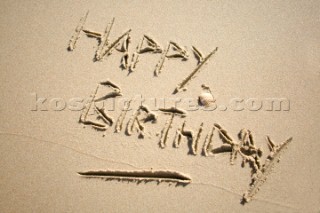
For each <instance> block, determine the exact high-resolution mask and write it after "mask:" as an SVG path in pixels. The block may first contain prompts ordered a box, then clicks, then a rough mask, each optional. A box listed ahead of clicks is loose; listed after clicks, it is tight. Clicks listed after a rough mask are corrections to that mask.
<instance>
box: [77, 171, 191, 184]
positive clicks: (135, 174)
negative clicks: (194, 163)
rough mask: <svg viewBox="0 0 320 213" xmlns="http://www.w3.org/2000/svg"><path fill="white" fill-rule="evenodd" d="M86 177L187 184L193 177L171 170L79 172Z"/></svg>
mask: <svg viewBox="0 0 320 213" xmlns="http://www.w3.org/2000/svg"><path fill="white" fill-rule="evenodd" d="M78 174H79V175H81V176H82V177H86V178H101V179H104V180H118V181H132V182H137V183H140V182H150V181H156V182H158V183H161V182H169V183H176V184H177V185H180V184H182V185H186V184H189V183H191V178H190V177H189V176H187V175H185V174H183V173H180V172H177V171H169V170H119V171H117V170H105V171H87V172H78Z"/></svg>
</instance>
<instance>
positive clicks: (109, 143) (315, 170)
mask: <svg viewBox="0 0 320 213" xmlns="http://www.w3.org/2000/svg"><path fill="white" fill-rule="evenodd" d="M87 11H89V13H88V15H87V17H86V20H85V24H84V26H83V28H82V27H81V26H80V27H79V28H77V30H78V32H79V35H80V38H79V40H78V41H77V42H76V43H75V49H74V50H73V51H68V50H67V48H68V44H69V40H70V39H71V38H72V35H74V33H75V29H76V27H77V25H78V24H79V20H80V18H81V17H85V15H86V13H87ZM319 11H320V3H319V2H318V1H294V0H290V1H289V0H288V1H265V2H261V1H241V2H240V1H239V2H237V1H220V0H219V1H213V0H212V1H197V2H196V1H162V2H159V1H144V2H143V1H122V2H119V1H99V0H94V1H88V2H85V1H81V2H78V1H77V2H76V1H63V2H62V1H41V2H38V1H15V0H11V1H1V3H0V12H1V19H0V24H1V29H2V31H1V35H0V47H1V48H0V53H1V58H0V64H1V75H0V76H1V84H0V98H1V105H0V119H1V121H2V122H1V124H0V152H1V154H0V169H1V174H0V189H1V190H0V211H1V212H149V211H153V212H200V211H201V212H318V211H319V210H320V204H319V200H320V188H319V178H320V173H319V171H320V170H319V169H320V167H319V163H318V161H319V159H320V158H319V150H320V145H319V137H320V134H319V131H318V130H319V127H320V126H319V92H320V91H319V80H320V59H319V55H320V51H319V50H320V39H319V38H320V37H319V36H320V23H319ZM113 18H115V19H114V23H113V26H112V29H111V31H110V34H109V43H110V44H111V43H112V42H114V41H115V40H116V39H117V38H118V37H119V36H121V35H124V38H126V36H127V34H124V33H126V32H127V31H128V30H130V29H131V31H130V33H129V34H130V37H131V38H130V41H131V42H130V43H129V46H123V47H120V46H119V47H117V48H122V51H123V53H120V52H118V51H116V50H113V52H112V54H111V55H110V56H106V59H102V60H101V61H96V62H94V58H95V57H97V55H96V54H97V52H96V50H97V40H96V38H89V37H87V36H86V35H85V33H84V31H83V30H87V32H88V30H89V33H90V32H91V37H97V36H98V37H99V36H100V35H101V36H102V35H103V33H104V32H105V31H107V32H108V28H107V29H106V26H107V25H108V23H112V22H111V20H112V19H113ZM80 25H81V23H80ZM109 26H110V25H109ZM143 35H148V36H150V38H151V39H154V43H153V42H152V41H150V40H149V44H150V45H151V46H152V44H153V45H154V49H156V50H154V53H146V54H141V55H139V62H138V63H137V64H136V67H135V68H134V71H133V72H131V73H130V74H128V71H126V70H122V69H121V68H120V65H121V61H120V59H121V56H123V55H124V54H125V53H128V54H129V56H130V57H131V54H132V53H133V52H134V51H135V47H136V46H137V45H138V44H139V41H140V40H141V39H142V38H143ZM76 36H77V35H76ZM103 41H104V40H103ZM128 41H129V40H128ZM170 41H172V42H176V43H177V44H178V45H179V47H176V46H174V44H175V43H170V44H172V45H173V46H174V48H175V50H176V51H178V52H179V51H180V53H179V54H180V55H181V54H182V55H183V57H187V56H186V55H184V54H185V52H183V51H184V50H186V51H187V53H188V60H187V61H181V59H175V58H174V59H168V58H166V57H164V55H161V53H157V51H158V48H159V47H162V48H163V49H164V50H165V47H167V46H166V45H167V44H168V43H169V42H170ZM155 44H157V45H158V46H157V45H155ZM192 46H194V47H196V49H197V50H199V51H201V53H202V54H203V58H204V59H205V57H206V56H208V54H210V52H212V51H214V50H215V48H216V47H218V50H217V51H216V52H215V54H213V56H212V57H210V59H209V60H208V61H207V63H206V64H204V65H203V66H202V67H201V70H199V72H198V71H196V74H195V76H196V77H195V78H193V79H191V80H190V81H189V82H188V83H187V85H186V86H185V87H186V88H187V90H186V91H183V89H181V90H179V91H178V92H177V93H176V94H173V92H174V91H175V88H177V85H178V86H179V83H181V82H184V81H183V80H184V79H188V75H189V74H190V73H192V71H193V70H195V67H197V66H198V65H197V63H200V64H201V60H200V59H199V58H201V57H200V56H199V54H198V55H197V54H196V57H197V58H196V57H195V56H194V54H193V52H192ZM179 48H181V49H179ZM167 50H168V51H167ZM167 50H165V51H167V52H168V54H167V55H170V54H171V53H169V52H170V51H172V50H169V49H167ZM173 52H174V51H173ZM171 56H172V55H171ZM130 57H129V62H131V58H130ZM172 57H176V56H174V55H173V56H172ZM98 58H99V57H98ZM124 59H125V58H124ZM160 59H165V60H164V64H163V67H162V62H161V61H160V62H159V60H160ZM197 59H198V60H199V61H197ZM123 63H124V64H123V65H125V61H123ZM157 64H158V67H157V69H158V70H156V71H155V67H156V65H157ZM159 68H161V69H160V71H159ZM155 72H156V74H158V76H157V77H155V76H154V74H155ZM107 79H109V80H110V82H112V83H114V84H116V86H119V88H116V87H113V86H112V84H108V85H101V86H99V91H98V92H97V94H96V95H97V97H95V98H99V97H102V96H103V95H105V94H106V92H107V93H108V92H112V91H113V92H116V93H112V94H117V95H118V94H119V93H118V92H119V91H118V89H120V90H121V95H122V98H127V99H130V98H132V97H134V96H136V95H138V94H142V95H143V97H145V98H146V99H148V100H149V98H167V99H168V98H176V97H180V98H190V97H191V98H195V99H196V98H197V97H198V96H199V94H201V93H202V92H203V90H202V88H201V85H203V84H205V85H207V86H208V88H210V92H212V94H213V96H214V99H215V100H216V103H217V104H218V105H219V104H220V105H221V104H224V105H226V104H227V103H228V102H229V101H230V100H231V99H233V98H242V99H245V100H248V99H250V98H256V99H259V100H266V99H267V98H286V99H288V100H290V110H289V111H267V110H265V109H264V108H262V109H261V110H258V111H250V110H248V109H246V110H243V111H233V110H229V109H228V110H226V111H223V110H222V109H220V108H219V109H217V110H215V111H203V110H197V111H187V114H186V116H185V115H183V113H182V114H179V113H178V112H176V114H173V113H172V111H170V110H169V111H157V112H153V111H151V112H150V113H154V114H156V115H157V117H156V118H157V120H156V123H152V121H153V120H152V119H153V118H154V117H152V116H153V114H152V115H150V113H149V112H147V111H148V110H145V109H141V110H140V111H139V112H138V111H136V114H135V111H134V110H132V111H128V112H127V115H126V117H124V123H123V126H122V130H121V131H120V132H119V133H114V130H115V129H114V126H115V124H116V122H117V119H118V116H119V114H120V111H119V110H118V111H117V110H116V111H111V112H107V113H108V115H110V116H111V117H112V118H113V122H114V124H113V126H112V127H110V128H109V129H108V130H107V131H102V130H103V128H104V127H103V128H100V126H97V127H96V129H94V128H91V127H90V126H89V125H84V124H83V123H79V117H80V116H81V114H82V112H81V111H74V110H70V109H68V108H66V109H65V110H62V111H54V106H53V105H52V104H51V106H50V104H49V101H50V100H52V99H53V98H60V99H63V100H65V101H69V100H71V99H72V98H86V99H88V100H89V99H92V98H93V97H91V98H90V95H92V94H93V93H94V91H95V89H96V88H97V85H98V84H99V83H100V82H103V81H106V80H107ZM183 84H184V83H183ZM110 85H111V86H110ZM179 89H180V88H179ZM35 94H36V95H37V98H47V99H48V100H47V101H46V102H45V103H44V105H39V104H38V110H36V111H35V107H36V96H35ZM98 96H99V97H98ZM112 97H113V96H112ZM117 98H119V97H117ZM94 100H97V99H94ZM169 102H170V101H169ZM51 103H53V102H51ZM132 105H133V103H132ZM145 105H146V106H148V107H149V108H150V107H152V106H151V105H150V104H149V102H148V101H146V103H145ZM169 107H171V105H170V103H169V105H168V106H167V108H169ZM46 109H47V110H46ZM133 109H137V108H134V106H133ZM181 109H184V107H183V106H181ZM171 110H172V109H171ZM93 112H94V110H92V111H90V110H89V111H88V114H89V115H88V117H90V116H91V117H90V118H93V115H91V114H92V113H93ZM96 113H98V110H97V109H96ZM100 113H101V112H100ZM143 113H145V114H148V113H149V114H148V115H149V116H150V117H149V118H151V121H150V122H147V123H139V122H137V121H135V119H134V118H135V116H136V117H139V116H141V115H142V114H143ZM107 118H108V117H107ZM130 118H132V119H131V123H130V122H129V124H130V125H131V124H132V126H129V127H127V123H128V121H129V120H130ZM120 120H121V119H120ZM106 121H107V122H110V120H108V119H107V120H106ZM184 121H185V122H186V123H185V126H184V127H183V128H182V124H183V122H184ZM99 122H101V120H99ZM141 122H142V121H141ZM214 123H218V124H220V125H222V126H223V128H224V129H226V130H227V132H228V134H229V135H230V137H233V138H234V139H235V140H237V138H238V137H237V134H238V133H239V131H240V130H241V129H243V128H246V129H249V130H251V132H252V134H253V135H254V138H255V145H256V146H257V147H259V148H261V150H262V151H263V155H262V158H261V163H264V162H265V158H266V157H267V156H268V154H269V149H268V146H267V141H266V139H265V137H266V136H267V135H268V136H270V138H272V140H273V141H274V142H275V145H277V144H280V143H281V142H284V141H285V140H287V139H288V138H290V137H292V138H293V140H292V142H291V143H290V144H288V145H287V148H286V150H285V151H284V152H283V153H281V161H280V162H279V163H275V162H272V163H271V164H272V166H273V167H274V168H273V169H272V171H271V172H268V176H267V180H266V182H264V183H263V184H262V186H261V187H260V191H259V192H258V193H257V194H255V196H254V197H253V198H252V200H251V201H250V203H246V204H244V205H243V204H241V199H242V196H243V193H244V192H246V191H247V190H248V189H249V183H250V181H251V179H252V178H253V177H251V175H250V167H249V165H248V164H246V166H245V168H242V167H241V160H242V157H241V156H239V155H238V158H237V159H236V160H235V161H234V165H230V153H220V154H216V155H214V156H212V154H211V153H210V150H209V149H210V148H211V146H212V147H213V148H217V147H220V146H221V145H222V140H221V138H219V134H218V132H217V129H216V130H215V131H214V133H213V135H212V134H211V133H212V130H213V129H212V128H213V124H214ZM140 124H141V125H140ZM135 125H137V126H135ZM84 127H85V128H84ZM143 127H144V129H143ZM126 128H129V131H128V132H126ZM136 128H138V130H139V131H140V133H137V132H136V131H135V129H136ZM132 129H133V130H134V131H131V130H132ZM177 130H178V131H177ZM189 130H190V131H189ZM176 133H179V134H180V136H181V138H182V139H181V141H180V144H179V147H178V148H177V147H175V146H178V143H175V144H173V142H174V141H175V142H177V140H178V139H177V138H176V139H177V140H175V136H176ZM179 134H177V135H179ZM208 134H209V136H207V135H208ZM210 134H211V135H210ZM184 135H189V136H190V135H193V137H194V141H196V142H194V143H192V144H191V143H189V144H188V143H187V139H186V137H184ZM139 136H140V137H143V138H139ZM180 136H179V137H180ZM206 136H207V137H208V138H207V140H206V144H205V146H203V143H204V141H205V138H206ZM160 138H163V140H162V142H161V143H160V145H161V147H160V146H159V141H160ZM164 138H165V139H164ZM211 139H212V141H211ZM209 141H210V142H209ZM230 146H231V145H230ZM202 147H205V150H204V152H205V154H206V155H209V156H208V157H205V156H204V154H201V152H202V151H203V150H202ZM234 147H236V146H234ZM208 151H209V153H208ZM190 152H191V153H190ZM194 154H197V155H194ZM274 156H277V157H278V155H277V154H276V155H274ZM88 171H115V172H113V173H111V174H112V175H114V174H116V176H119V175H128V174H130V175H131V176H135V175H138V176H139V175H141V174H142V176H147V177H148V178H149V179H152V180H153V179H157V178H160V179H161V178H169V179H170V181H171V179H172V178H173V182H174V180H175V179H174V178H175V177H176V174H178V178H180V174H183V175H186V177H188V178H189V177H190V178H191V183H189V179H188V180H187V182H188V183H189V184H186V185H182V186H181V185H175V184H172V183H168V182H165V181H164V182H161V181H156V182H154V181H151V182H148V181H147V182H141V181H136V182H130V180H131V179H132V177H125V178H122V179H121V180H120V181H114V180H110V181H104V180H101V179H99V178H83V177H81V175H79V174H78V172H84V173H83V174H88V173H85V172H88ZM119 171H121V172H119ZM123 171H124V172H123ZM137 171H146V172H142V173H141V172H137ZM155 171H160V172H155ZM166 171H173V173H171V172H170V173H167V172H166ZM94 174H97V173H94ZM98 174H99V173H98ZM108 174H109V173H108ZM132 174H133V175H132ZM157 174H161V175H160V176H159V177H158V176H157ZM171 174H175V176H171ZM182 177H184V176H182ZM258 177H259V176H258ZM133 178H137V179H139V180H140V178H142V179H143V177H141V176H139V177H133ZM111 179H114V177H112V178H111ZM115 179H117V178H115ZM127 179H128V180H129V181H126V180H127ZM261 183H262V182H259V184H260V185H261Z"/></svg>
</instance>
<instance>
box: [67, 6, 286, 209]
mask: <svg viewBox="0 0 320 213" xmlns="http://www.w3.org/2000/svg"><path fill="white" fill-rule="evenodd" d="M87 17H88V12H87V13H86V14H85V16H84V17H82V18H81V19H80V21H79V23H78V25H77V26H76V29H75V32H74V34H73V36H72V37H71V39H70V41H69V44H68V50H69V51H74V50H75V48H76V44H78V40H79V38H80V35H81V33H84V34H85V35H86V36H87V37H88V38H94V39H96V40H97V41H98V46H97V49H96V52H95V55H94V61H102V60H103V59H106V58H107V57H108V56H109V55H111V54H112V52H113V51H117V52H119V53H121V54H122V56H121V60H120V63H121V64H120V67H121V68H122V69H124V70H127V71H128V74H130V73H134V72H135V71H136V70H137V65H138V62H139V58H140V57H141V55H142V54H158V55H159V56H160V59H159V61H158V63H157V64H156V65H155V69H154V72H153V74H154V76H155V77H158V76H159V75H160V74H161V73H162V71H163V69H164V65H165V61H166V60H169V59H180V60H181V61H182V62H183V61H187V60H189V53H188V51H187V49H186V48H184V47H182V46H181V45H179V44H178V43H176V42H174V41H171V40H170V41H169V42H168V43H167V45H166V46H164V47H163V46H161V45H160V44H159V43H158V42H157V41H156V40H155V39H153V38H152V37H151V36H149V35H146V34H145V35H143V37H142V39H141V40H140V42H139V43H138V45H137V46H136V48H135V50H134V52H133V53H130V48H129V47H130V45H131V35H130V33H131V29H127V30H125V31H124V33H122V34H120V35H118V37H114V35H112V28H113V26H114V23H115V18H113V19H112V20H111V22H110V23H109V24H107V27H106V28H105V30H104V32H103V33H100V32H96V31H93V30H89V29H86V28H85V23H86V20H87ZM110 37H113V38H112V40H110ZM217 51H218V47H216V48H215V49H214V50H213V51H211V52H210V53H209V54H208V55H207V56H204V55H203V54H202V53H201V51H200V50H199V49H198V48H196V47H195V46H192V52H193V55H194V57H195V59H196V60H197V65H196V67H195V68H194V69H193V71H191V72H190V73H189V75H187V76H186V77H185V78H184V79H182V81H181V82H180V83H178V84H177V85H176V88H175V89H174V91H173V93H172V95H174V94H176V93H179V92H181V91H185V90H186V89H187V88H186V86H187V85H188V84H189V83H190V82H191V81H192V79H194V78H195V77H196V76H197V75H198V74H199V73H200V71H201V70H202V69H203V68H204V65H205V64H207V63H208V61H209V60H210V59H211V58H212V57H213V56H214V55H215V54H216V52H217ZM163 75H165V73H164V74H163ZM202 90H203V92H202V93H201V94H200V95H199V99H198V102H199V103H198V104H199V105H201V106H203V107H205V108H206V107H209V106H210V105H211V104H213V103H214V102H215V101H216V100H215V99H214V97H213V95H212V92H211V90H210V88H209V87H208V86H206V85H202ZM101 91H102V92H101ZM124 95H125V94H123V93H122V91H121V88H120V86H118V84H117V83H114V82H112V81H111V80H109V79H108V80H106V81H103V82H100V83H98V85H97V87H96V88H95V90H94V92H93V94H92V95H91V101H90V102H89V103H88V104H87V105H86V106H85V108H84V110H83V111H82V113H81V116H80V119H79V123H81V124H83V125H84V127H86V126H90V127H92V128H94V129H96V130H97V131H101V132H103V136H105V135H106V134H107V132H109V133H110V134H115V133H120V132H122V131H123V130H124V133H125V135H127V136H132V135H133V134H134V133H137V134H138V138H140V139H144V138H145V137H148V138H150V137H151V134H152V133H149V132H148V131H147V130H148V129H147V128H148V125H157V121H158V118H159V117H160V116H165V115H168V118H167V121H166V123H165V124H164V126H163V127H162V128H161V131H160V134H156V136H158V137H159V142H158V144H159V147H160V148H162V149H165V148H167V147H168V144H169V143H170V142H172V147H173V148H179V147H181V145H182V144H186V145H187V146H188V148H189V154H190V155H198V154H200V156H203V157H211V156H215V155H218V154H222V153H229V154H230V159H229V160H230V165H234V163H235V161H236V160H237V157H238V156H239V157H240V158H241V166H242V167H245V165H248V167H249V168H250V169H251V183H250V185H249V189H248V190H247V191H246V192H245V193H244V194H243V197H242V201H241V203H242V204H245V203H247V202H250V201H251V200H252V199H253V198H254V196H255V195H256V193H257V192H258V191H259V189H260V188H261V186H262V185H263V183H264V182H265V181H266V179H267V177H268V175H269V174H270V173H271V170H272V168H273V167H274V165H275V164H276V163H277V162H279V158H280V154H281V153H282V151H283V150H284V149H285V148H286V147H287V146H288V144H289V143H290V142H291V140H292V138H289V139H288V140H286V141H285V142H283V143H280V144H279V145H275V143H274V142H272V140H271V139H270V138H269V137H267V143H268V146H269V149H270V150H269V151H270V153H269V155H268V156H267V159H266V160H265V162H264V163H262V162H261V161H262V160H261V159H262V156H263V152H262V150H261V149H260V148H258V147H257V146H256V141H255V140H254V138H253V134H252V132H251V131H250V130H248V129H242V130H240V132H239V134H238V139H234V138H232V137H231V136H230V135H229V133H228V132H227V131H226V130H225V129H224V128H223V127H222V126H221V125H220V124H217V123H214V124H209V127H210V130H209V131H208V132H206V130H205V129H204V127H205V124H204V123H203V122H202V123H201V124H200V126H199V127H198V129H197V130H195V131H194V130H193V129H190V128H188V125H187V123H186V119H185V118H186V117H187V116H188V113H187V112H186V111H185V110H184V109H181V108H177V107H171V108H158V109H157V111H158V114H156V113H154V112H151V110H150V109H149V108H148V107H147V106H145V105H142V104H141V105H140V106H139V107H138V108H136V109H135V110H133V113H129V107H130V105H131V103H132V99H131V100H129V101H127V102H126V103H125V104H124V106H123V109H122V110H121V112H120V114H118V115H109V114H108V113H109V112H107V111H106V110H105V109H104V107H103V106H102V107H99V103H103V101H106V100H109V99H112V100H114V99H116V98H117V97H120V96H124ZM128 114H131V115H129V116H130V117H129V119H126V117H127V116H128ZM115 117H116V118H117V119H115ZM175 119H180V121H179V122H181V126H179V127H178V128H177V129H175V130H174V132H175V137H174V138H173V140H171V139H170V138H169V133H170V131H172V130H171V129H173V128H175V127H173V123H174V122H173V121H174V120H175ZM125 120H128V121H127V123H125ZM176 122H178V120H177V121H176V120H175V123H176ZM111 127H114V131H112V132H110V131H108V130H109V129H110V128H111ZM215 132H217V134H218V135H219V137H220V140H221V141H222V145H220V146H216V144H215V141H214V139H213V138H214V137H213V136H214V134H215ZM79 174H80V175H81V176H84V177H90V178H92V177H95V178H104V179H107V180H120V181H121V180H128V181H138V182H139V181H141V180H142V181H159V180H161V181H166V182H177V183H181V182H183V183H191V178H189V177H187V176H184V175H183V174H180V173H179V172H170V171H162V170H159V171H156V170H155V171H152V170H150V171H121V170H120V171H110V170H106V171H89V172H80V173H79Z"/></svg>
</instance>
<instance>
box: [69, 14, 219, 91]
mask: <svg viewBox="0 0 320 213" xmlns="http://www.w3.org/2000/svg"><path fill="white" fill-rule="evenodd" d="M88 13H89V12H87V13H86V15H85V16H84V17H82V18H81V19H80V21H79V23H78V25H77V27H76V29H75V32H74V34H73V35H72V37H71V39H70V41H69V44H68V48H67V49H68V50H69V51H74V50H75V49H76V43H78V40H79V39H80V34H81V32H83V33H85V35H86V36H87V37H88V38H94V39H96V40H97V41H98V46H97V49H96V53H95V56H94V59H93V60H94V61H102V60H103V59H104V58H107V56H109V55H111V54H112V51H114V50H116V51H118V52H120V53H122V57H121V60H120V66H121V67H122V69H124V70H127V71H128V74H130V73H133V72H134V71H136V68H137V64H138V62H139V57H140V55H142V54H146V53H151V54H161V55H160V59H159V61H158V63H157V64H156V65H155V69H154V76H156V77H157V76H159V75H160V73H161V72H162V70H163V68H164V64H165V61H166V59H181V61H187V60H188V59H189V54H188V52H187V50H186V49H185V48H183V47H182V46H181V45H179V44H178V43H177V42H175V41H169V42H168V44H167V45H166V47H165V48H163V47H161V45H160V44H159V43H158V42H157V41H155V40H154V39H153V38H151V36H149V35H143V37H142V39H141V41H140V42H139V44H138V45H137V46H136V48H135V52H133V53H132V54H131V53H129V45H130V43H131V36H130V32H131V29H128V30H126V31H125V32H124V33H123V34H121V35H119V36H118V38H116V39H114V40H113V41H112V42H111V41H110V40H109V37H110V35H111V31H112V27H113V25H114V22H115V18H113V19H112V20H111V22H110V23H109V24H107V27H106V29H105V31H104V33H100V32H96V31H93V30H88V29H85V23H86V20H87V17H88ZM192 51H193V53H194V56H195V58H196V60H197V67H196V68H195V69H194V70H193V71H192V72H191V73H190V74H189V75H188V76H187V77H186V78H185V79H183V80H182V81H181V82H180V83H179V84H177V86H176V88H175V89H174V91H173V94H176V93H178V92H180V91H185V90H186V89H187V88H186V85H187V84H188V83H189V82H190V81H191V80H192V79H193V78H195V77H196V75H197V74H198V73H199V72H200V70H201V68H202V67H203V65H204V64H206V63H207V62H208V61H209V59H210V58H211V57H212V56H213V55H214V54H215V53H216V52H217V51H218V47H216V48H215V49H214V50H213V51H212V52H210V53H209V54H208V55H207V56H206V57H203V56H202V53H201V52H200V50H198V49H197V48H196V47H195V46H192Z"/></svg>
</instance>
